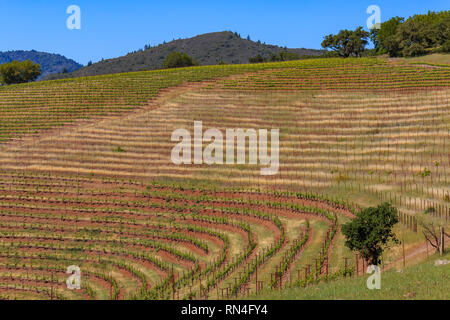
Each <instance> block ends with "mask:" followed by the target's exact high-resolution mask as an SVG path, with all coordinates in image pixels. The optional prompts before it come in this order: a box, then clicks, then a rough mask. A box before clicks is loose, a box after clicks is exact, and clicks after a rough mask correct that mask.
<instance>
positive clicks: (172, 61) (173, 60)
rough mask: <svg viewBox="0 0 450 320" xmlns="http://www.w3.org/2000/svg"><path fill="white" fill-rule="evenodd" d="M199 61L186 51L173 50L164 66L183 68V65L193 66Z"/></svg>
mask: <svg viewBox="0 0 450 320" xmlns="http://www.w3.org/2000/svg"><path fill="white" fill-rule="evenodd" d="M198 65H199V63H198V62H197V61H196V60H195V59H193V58H191V57H189V56H188V55H187V54H186V53H179V52H176V51H174V52H172V53H170V54H169V55H168V56H167V57H166V60H165V61H164V68H167V69H168V68H182V67H191V66H198Z"/></svg>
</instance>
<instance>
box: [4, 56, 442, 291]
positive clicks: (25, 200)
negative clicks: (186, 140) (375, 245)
mask: <svg viewBox="0 0 450 320" xmlns="http://www.w3.org/2000/svg"><path fill="white" fill-rule="evenodd" d="M443 57H444V58H442V57H439V63H431V62H429V61H427V63H428V64H423V62H421V61H419V62H417V61H407V60H400V59H397V60H387V59H382V58H360V59H315V60H301V61H293V62H284V63H267V64H258V65H233V66H213V67H193V68H185V69H177V70H162V71H149V72H138V73H128V74H119V75H110V76H99V77H90V78H79V79H70V80H58V81H48V82H37V83H30V84H24V85H14V86H8V87H0V297H1V298H4V299H14V298H26V299H188V298H193V299H232V298H242V297H245V296H248V295H253V296H254V295H258V294H259V292H262V291H265V292H266V291H267V290H270V289H273V290H275V289H279V288H285V287H303V286H305V285H307V284H309V283H313V282H323V281H325V280H326V279H329V278H341V277H344V276H346V275H350V274H353V275H354V274H355V272H356V264H358V266H359V273H361V267H362V265H363V261H360V260H357V259H355V256H354V254H353V253H352V252H350V251H349V250H348V249H347V248H346V247H345V246H344V240H345V239H344V237H343V235H342V234H341V232H340V226H341V225H342V223H345V222H346V221H348V220H349V219H351V218H352V217H353V216H354V213H355V212H356V210H358V209H359V208H361V207H366V206H369V205H374V204H378V203H380V202H384V201H388V202H391V203H392V204H393V205H395V206H396V207H397V208H398V209H399V212H400V218H401V221H402V222H401V224H399V225H398V226H397V227H396V232H397V234H398V235H399V236H400V237H401V239H403V240H404V241H405V251H406V256H407V260H408V261H407V262H408V263H413V262H414V261H417V259H419V260H420V258H421V257H423V256H424V255H425V252H424V251H423V250H419V249H420V248H422V247H423V245H424V243H425V242H424V238H423V236H422V235H421V232H420V227H418V225H417V220H416V219H415V217H416V215H417V214H418V213H420V212H423V211H425V210H427V209H428V211H429V212H431V213H432V214H433V215H435V216H436V217H440V218H441V219H443V220H444V221H446V223H447V224H449V223H450V211H449V207H450V152H449V150H450V103H449V99H450V68H449V67H448V65H446V64H445V61H447V62H448V56H443ZM431 64H432V65H431ZM194 121H202V122H203V127H204V128H205V130H206V129H208V128H218V129H219V130H222V131H225V130H226V129H227V128H243V129H256V130H257V129H260V128H264V129H271V128H278V129H279V130H280V151H279V154H280V156H279V158H280V167H279V172H278V174H276V175H273V176H262V175H260V166H258V165H242V164H235V165H225V164H224V165H217V164H216V165H206V164H203V165H175V164H173V163H172V162H171V150H172V148H173V147H174V145H175V143H174V142H172V141H171V134H172V132H173V131H174V130H176V129H179V128H185V129H187V130H190V131H192V130H193V124H194ZM246 148H247V151H248V152H250V150H248V149H249V148H250V147H249V146H247V147H246ZM430 208H432V209H430ZM401 256H402V252H401V247H400V246H396V247H393V248H391V250H389V252H387V253H386V255H385V257H384V258H385V259H384V260H385V262H384V263H385V264H384V267H385V268H393V267H397V266H399V265H401V263H400V264H399V262H398V261H399V259H400V257H401ZM71 265H76V266H79V267H80V269H81V289H80V290H69V289H68V288H67V286H66V279H67V277H68V276H69V275H68V274H67V273H66V269H67V267H68V266H71ZM355 298H357V297H355Z"/></svg>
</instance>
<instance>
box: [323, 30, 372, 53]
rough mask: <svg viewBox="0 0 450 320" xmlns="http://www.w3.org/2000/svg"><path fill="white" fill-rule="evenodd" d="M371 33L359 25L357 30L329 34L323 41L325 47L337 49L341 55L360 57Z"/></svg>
mask: <svg viewBox="0 0 450 320" xmlns="http://www.w3.org/2000/svg"><path fill="white" fill-rule="evenodd" d="M368 38H369V33H368V32H367V31H365V30H363V28H362V27H358V28H357V29H356V30H354V31H351V30H341V31H340V32H339V33H338V34H337V35H332V34H330V35H328V36H326V37H325V38H324V40H323V42H322V47H323V48H329V49H331V50H333V51H336V52H337V53H338V54H339V56H341V57H344V58H348V57H360V56H361V55H362V53H363V52H364V49H365V47H366V45H367V43H368V41H367V40H368Z"/></svg>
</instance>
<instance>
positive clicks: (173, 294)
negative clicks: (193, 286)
mask: <svg viewBox="0 0 450 320" xmlns="http://www.w3.org/2000/svg"><path fill="white" fill-rule="evenodd" d="M172 300H175V274H174V273H173V264H172Z"/></svg>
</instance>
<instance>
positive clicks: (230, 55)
mask: <svg viewBox="0 0 450 320" xmlns="http://www.w3.org/2000/svg"><path fill="white" fill-rule="evenodd" d="M172 51H178V52H185V53H187V54H188V55H189V56H191V57H194V58H195V59H197V60H198V62H199V63H200V64H201V65H215V64H218V63H219V61H220V60H223V61H224V62H225V63H226V64H243V63H248V59H249V58H251V57H255V56H257V55H258V54H260V55H261V56H263V57H266V58H269V57H270V56H271V54H278V53H279V52H282V51H289V52H295V53H297V54H298V55H300V56H302V55H320V54H321V53H322V52H323V51H320V50H312V49H287V48H282V47H279V46H274V45H266V44H262V43H259V42H254V41H251V40H246V39H243V38H240V37H239V36H238V35H236V34H235V33H232V32H229V31H224V32H214V33H207V34H202V35H199V36H196V37H193V38H189V39H179V40H174V41H171V42H169V43H164V44H160V45H158V46H156V47H151V48H147V49H146V50H140V51H138V52H134V53H130V54H128V55H126V56H123V57H119V58H115V59H108V60H103V61H100V62H98V63H95V64H93V65H91V66H88V67H85V68H83V69H80V70H78V71H76V72H73V73H72V74H68V75H54V76H52V77H49V78H48V79H49V80H50V79H58V78H67V77H81V76H94V75H103V74H111V73H122V72H131V71H144V70H153V69H159V68H162V65H163V62H164V59H165V58H166V56H167V55H168V54H169V53H170V52H172Z"/></svg>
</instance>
